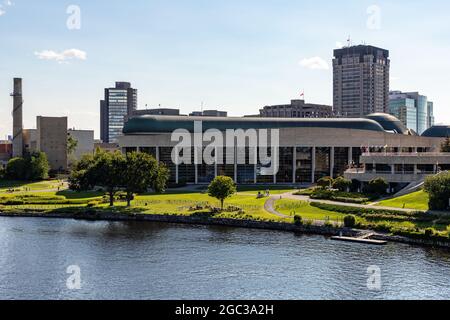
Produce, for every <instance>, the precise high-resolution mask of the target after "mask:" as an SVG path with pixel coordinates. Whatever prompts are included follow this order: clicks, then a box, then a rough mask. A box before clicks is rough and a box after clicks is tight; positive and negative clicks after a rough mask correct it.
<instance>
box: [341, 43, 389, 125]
mask: <svg viewBox="0 0 450 320" xmlns="http://www.w3.org/2000/svg"><path fill="white" fill-rule="evenodd" d="M389 70H390V60H389V51H388V50H384V49H380V48H376V47H373V46H366V45H359V46H350V47H346V48H342V49H337V50H334V59H333V78H334V79H333V103H334V112H335V113H336V115H338V116H341V117H350V118H357V117H363V116H365V115H368V114H371V113H379V112H382V113H386V112H387V110H388V103H389Z"/></svg>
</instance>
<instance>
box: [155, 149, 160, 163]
mask: <svg viewBox="0 0 450 320" xmlns="http://www.w3.org/2000/svg"><path fill="white" fill-rule="evenodd" d="M159 159H160V155H159V147H156V161H158V163H159V162H160V160H159Z"/></svg>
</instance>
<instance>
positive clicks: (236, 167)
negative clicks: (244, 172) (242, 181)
mask: <svg viewBox="0 0 450 320" xmlns="http://www.w3.org/2000/svg"><path fill="white" fill-rule="evenodd" d="M234 183H238V165H237V146H234Z"/></svg>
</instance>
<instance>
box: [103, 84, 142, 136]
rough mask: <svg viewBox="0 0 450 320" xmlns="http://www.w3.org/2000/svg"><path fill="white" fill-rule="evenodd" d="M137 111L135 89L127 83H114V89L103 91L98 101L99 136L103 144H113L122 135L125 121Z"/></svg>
mask: <svg viewBox="0 0 450 320" xmlns="http://www.w3.org/2000/svg"><path fill="white" fill-rule="evenodd" d="M136 109H137V89H133V88H132V87H131V84H130V83H129V82H116V86H115V87H114V88H107V89H105V99H104V100H101V101H100V136H101V139H102V141H103V142H110V143H114V142H117V138H118V137H119V136H121V135H122V129H123V125H124V123H125V121H126V119H127V118H128V117H129V116H131V115H132V114H133V111H135V110H136Z"/></svg>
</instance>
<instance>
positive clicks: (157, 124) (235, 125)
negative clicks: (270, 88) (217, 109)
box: [123, 116, 384, 134]
mask: <svg viewBox="0 0 450 320" xmlns="http://www.w3.org/2000/svg"><path fill="white" fill-rule="evenodd" d="M195 121H201V122H202V127H203V130H204V131H206V130H208V129H218V130H220V131H224V130H227V129H244V130H247V129H272V128H275V129H281V128H328V129H356V130H358V129H359V130H368V131H378V132H384V129H383V127H382V126H381V125H380V124H379V123H378V122H376V121H373V120H370V119H340V118H326V119H320V118H292V119H291V118H233V117H228V118H224V117H217V118H216V117H187V116H136V117H132V118H130V119H128V121H127V122H126V123H125V126H124V128H123V133H124V134H137V133H167V132H173V131H175V130H177V129H186V130H188V131H189V132H194V122H195Z"/></svg>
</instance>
